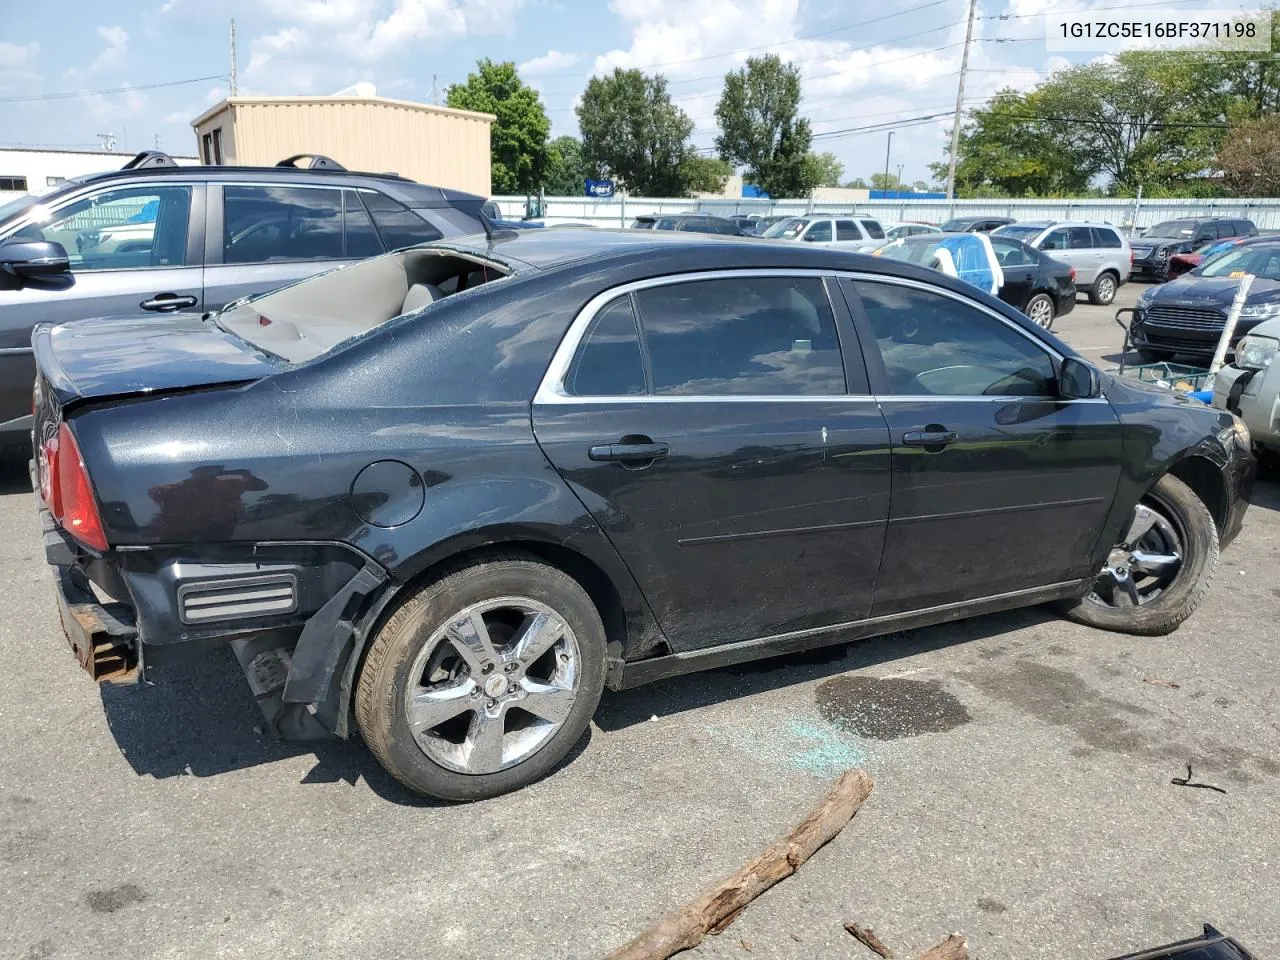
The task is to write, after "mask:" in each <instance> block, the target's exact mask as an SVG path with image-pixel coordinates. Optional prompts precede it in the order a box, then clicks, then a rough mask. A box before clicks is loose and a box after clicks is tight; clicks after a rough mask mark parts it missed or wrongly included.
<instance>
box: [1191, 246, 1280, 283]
mask: <svg viewBox="0 0 1280 960" xmlns="http://www.w3.org/2000/svg"><path fill="white" fill-rule="evenodd" d="M1246 273H1252V274H1253V275H1254V276H1255V277H1261V278H1262V279H1263V280H1280V243H1265V244H1259V245H1256V246H1251V247H1237V248H1236V249H1235V250H1232V251H1230V252H1228V253H1224V254H1223V255H1222V256H1220V257H1214V258H1213V259H1212V260H1210V261H1209V262H1208V263H1206V264H1205V265H1204V266H1202V267H1201V268H1200V276H1202V277H1231V276H1244V275H1245V274H1246Z"/></svg>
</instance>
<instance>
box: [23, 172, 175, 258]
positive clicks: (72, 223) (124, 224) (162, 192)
mask: <svg viewBox="0 0 1280 960" xmlns="http://www.w3.org/2000/svg"><path fill="white" fill-rule="evenodd" d="M190 216H191V188H190V187H179V186H172V187H170V186H148V187H131V188H125V189H120V190H108V191H105V192H103V193H95V194H94V195H93V196H91V197H85V198H84V199H82V200H77V201H76V202H75V203H72V204H69V205H68V206H65V207H63V208H62V209H60V210H59V211H58V212H57V213H55V214H54V215H53V217H52V219H50V220H48V221H47V222H45V223H32V224H28V225H27V226H25V227H23V228H22V229H21V230H20V231H19V232H18V236H20V237H22V238H23V239H28V240H51V241H54V242H57V243H60V244H62V245H63V247H65V248H66V251H67V258H68V259H69V260H70V262H71V269H72V270H73V271H77V272H83V271H86V270H126V269H129V268H135V267H181V266H185V265H186V262H187V221H188V220H189V219H190Z"/></svg>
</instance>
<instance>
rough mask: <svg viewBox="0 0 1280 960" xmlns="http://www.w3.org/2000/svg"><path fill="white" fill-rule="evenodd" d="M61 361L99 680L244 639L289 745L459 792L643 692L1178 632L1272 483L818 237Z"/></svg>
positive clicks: (149, 341) (588, 245)
mask: <svg viewBox="0 0 1280 960" xmlns="http://www.w3.org/2000/svg"><path fill="white" fill-rule="evenodd" d="M33 343H34V348H35V355H36V359H37V362H38V376H37V382H36V385H35V396H34V409H35V434H34V438H33V439H34V453H35V456H34V461H33V467H32V470H33V482H34V483H35V485H36V487H37V489H38V490H39V492H40V498H39V499H40V506H41V512H42V514H43V519H44V544H45V550H46V555H47V558H48V560H49V562H50V563H51V564H52V565H53V567H54V571H55V573H56V575H57V581H58V585H59V591H58V597H59V604H60V608H61V614H62V621H63V624H64V626H65V628H66V632H67V634H68V637H69V638H70V640H71V643H72V646H73V647H74V649H75V651H76V654H77V656H78V658H79V660H80V662H81V663H82V664H83V666H84V667H85V668H86V669H87V670H88V671H89V672H90V673H91V674H92V675H93V676H94V677H96V678H98V679H100V680H107V679H114V680H136V679H138V678H140V677H141V678H145V677H147V675H148V671H149V670H151V669H152V668H153V667H155V666H159V665H162V664H163V663H164V662H165V661H167V660H173V659H176V658H179V657H187V656H191V655H193V654H197V653H201V652H204V651H207V650H209V649H212V648H216V647H219V646H224V645H230V646H231V648H232V649H233V650H234V651H235V653H236V656H237V657H238V658H239V660H240V662H241V664H242V666H243V667H244V670H245V674H246V677H247V678H248V680H249V683H250V685H251V686H252V688H253V690H254V693H255V695H256V697H257V699H258V702H259V703H260V704H261V706H262V708H263V710H264V712H265V713H266V714H267V716H268V718H269V720H270V722H271V726H272V728H273V729H274V730H275V731H276V732H277V733H279V734H280V735H282V736H291V737H297V736H312V735H315V734H317V733H322V732H323V733H333V734H336V735H338V736H342V737H347V736H350V735H351V734H352V733H353V732H354V731H355V730H357V729H358V730H359V731H360V733H361V734H362V735H363V737H364V739H365V741H366V742H367V743H368V745H369V747H370V749H371V750H372V751H373V753H374V754H375V755H376V757H377V758H378V760H379V761H380V762H381V763H382V764H383V765H384V766H385V767H386V768H387V769H388V770H389V771H390V772H391V773H392V774H393V775H394V776H396V777H397V778H399V779H400V780H401V781H402V782H404V783H405V784H407V785H408V786H409V787H410V788H411V789H413V790H416V791H419V792H421V793H424V794H429V795H433V796H436V797H442V798H448V799H456V800H465V799H474V798H479V797H485V796H492V795H495V794H499V793H502V792H505V791H509V790H513V789H516V788H519V787H521V786H523V785H525V784H527V783H529V782H531V781H533V780H535V779H537V778H539V777H541V776H544V775H545V774H547V773H548V772H549V771H551V770H552V769H553V768H554V767H555V766H556V765H557V764H558V763H559V762H560V761H561V760H562V759H563V758H564V756H565V755H566V753H567V752H568V751H569V749H570V748H571V747H572V746H573V744H574V743H575V742H576V741H577V740H578V739H579V738H580V737H581V735H582V734H583V732H584V730H585V729H586V728H587V725H588V723H589V722H590V719H591V716H592V713H593V712H594V710H595V708H596V704H597V702H598V700H599V698H600V696H601V693H602V691H603V690H604V689H605V688H606V687H608V688H611V689H622V688H626V687H630V686H634V685H636V684H640V683H645V682H648V681H653V680H658V679H661V678H663V677H668V676H672V675H674V674H679V673H683V672H687V671H693V670H700V669H706V668H710V667H718V666H723V665H727V664H732V663H737V662H741V661H745V660H749V659H753V658H757V657H764V656H771V655H777V654H783V653H788V652H793V651H799V650H803V649H806V648H812V647H816V646H821V645H825V644H832V643H840V642H844V641H848V640H853V639H857V638H860V637H866V636H871V635H876V634H884V633H890V632H893V631H897V630H902V629H906V628H910V627H916V626H921V625H925V624H932V623H939V622H943V621H947V620H953V619H957V618H960V617H968V616H972V615H976V614H981V613H986V612H991V611H996V610H1003V609H1007V608H1011V607H1018V606H1025V605H1029V604H1039V603H1046V602H1053V603H1055V604H1057V605H1058V607H1059V608H1060V609H1061V610H1062V611H1063V612H1064V613H1065V614H1066V615H1067V616H1070V617H1073V618H1075V619H1077V620H1080V621H1082V622H1084V623H1087V624H1092V625H1095V626H1099V627H1104V628H1108V629H1114V630H1120V631H1127V632H1131V633H1138V634H1158V633H1163V632H1167V631H1169V630H1173V629H1175V628H1176V627H1177V626H1178V624H1179V623H1181V622H1182V621H1183V620H1184V619H1185V618H1186V617H1188V616H1190V615H1191V614H1192V612H1193V611H1194V610H1195V608H1196V606H1197V604H1198V603H1199V602H1200V599H1201V597H1202V596H1203V595H1204V592H1205V590H1206V589H1207V587H1208V584H1209V582H1210V580H1211V578H1212V576H1213V573H1214V569H1215V566H1216V564H1217V562H1218V551H1219V549H1220V548H1222V547H1224V546H1225V545H1227V544H1229V543H1230V542H1231V540H1232V539H1233V538H1234V537H1235V535H1236V534H1237V533H1238V531H1239V530H1240V526H1241V522H1242V518H1243V516H1244V512H1245V508H1246V504H1247V502H1248V497H1249V492H1250V487H1251V483H1252V480H1253V472H1254V463H1253V459H1252V457H1251V455H1250V453H1249V438H1248V436H1247V430H1245V428H1244V427H1243V425H1242V424H1241V423H1240V422H1239V421H1238V420H1236V419H1235V418H1233V417H1232V416H1231V415H1230V414H1228V413H1224V412H1221V411H1216V410H1213V409H1211V408H1209V407H1205V406H1203V405H1198V404H1193V403H1187V402H1183V401H1179V400H1177V399H1175V398H1174V397H1172V396H1171V395H1170V394H1168V393H1165V392H1160V391H1156V390H1154V389H1151V390H1148V389H1145V388H1144V387H1143V386H1142V385H1140V384H1137V383H1134V382H1129V381H1121V380H1118V379H1115V378H1112V377H1109V376H1106V375H1104V374H1102V373H1100V372H1099V371H1097V370H1096V369H1094V368H1093V367H1091V366H1090V365H1089V364H1088V363H1086V362H1085V361H1083V360H1082V359H1080V358H1079V357H1078V356H1077V355H1076V354H1075V353H1074V352H1073V351H1072V350H1071V349H1070V348H1069V347H1067V346H1066V345H1064V344H1063V343H1062V342H1061V341H1060V340H1058V339H1057V338H1056V337H1054V336H1053V334H1051V333H1049V332H1048V331H1046V330H1044V329H1042V328H1040V327H1037V326H1036V325H1035V324H1034V323H1032V322H1031V321H1029V320H1028V319H1027V318H1026V317H1024V316H1022V315H1021V314H1019V313H1018V312H1017V311H1016V310H1014V309H1013V308H1012V307H1010V306H1008V305H1006V304H1004V303H1001V302H1000V301H999V300H997V299H995V298H993V297H990V296H987V295H986V294H985V293H983V292H981V291H979V290H977V289H975V288H974V287H971V286H969V285H966V284H964V283H962V282H960V281H957V280H953V279H951V278H948V277H945V276H943V275H941V274H939V273H937V272H936V271H931V270H927V269H925V268H920V267H914V266H912V265H910V264H903V263H896V262H892V261H888V260H885V259H884V258H872V257H867V256H862V255H859V254H854V253H849V252H845V251H841V250H837V249H827V248H821V247H814V245H811V244H810V245H806V244H781V245H780V244H775V243H769V242H767V241H756V240H751V239H739V238H719V237H693V236H690V235H688V234H680V233H670V232H668V233H663V232H655V231H644V232H640V231H625V232H624V231H600V230H585V229H573V228H554V229H547V230H538V231H522V232H519V233H518V234H517V233H514V232H513V233H499V234H493V235H491V236H487V237H486V236H477V237H474V238H465V239H462V240H454V241H450V242H440V243H435V244H428V245H424V246H419V247H413V248H409V249H407V250H402V251H399V252H396V253H392V254H387V255H385V256H382V257H378V258H375V259H372V260H369V261H365V262H362V263H360V264H357V265H354V266H351V267H347V268H344V269H341V270H337V271H334V272H332V273H328V274H325V275H323V276H320V277H315V278H312V279H310V280H306V281H303V282H300V283H297V284H295V285H293V286H290V287H286V288H284V289H281V290H278V291H275V292H273V293H270V294H266V295H264V296H260V297H256V298H252V299H249V300H246V301H242V302H239V303H237V304H233V305H231V306H230V307H228V308H227V309H225V310H223V311H221V312H220V313H217V314H213V315H208V316H206V317H204V318H199V317H194V316H192V317H188V316H183V315H173V316H164V317H159V318H156V317H148V318H146V319H140V320H131V319H100V320H86V321H80V322H74V323H66V324H62V325H58V326H43V327H40V328H38V329H37V331H36V333H35V335H34V341H33ZM708 683H714V680H710V679H709V680H708Z"/></svg>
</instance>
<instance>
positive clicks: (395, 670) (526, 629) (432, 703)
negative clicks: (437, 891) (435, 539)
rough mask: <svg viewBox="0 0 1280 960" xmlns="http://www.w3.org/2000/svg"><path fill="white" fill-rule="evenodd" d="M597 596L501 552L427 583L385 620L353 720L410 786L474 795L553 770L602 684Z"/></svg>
mask: <svg viewBox="0 0 1280 960" xmlns="http://www.w3.org/2000/svg"><path fill="white" fill-rule="evenodd" d="M604 666H605V633H604V626H603V625H602V623H601V621H600V615H599V613H598V612H597V611H596V608H595V606H594V604H592V602H591V598H590V597H588V596H587V594H586V592H585V591H584V590H583V589H582V587H580V586H579V585H578V583H577V582H576V581H575V580H573V579H572V578H571V577H569V576H568V575H566V574H565V573H563V572H561V571H560V570H557V569H555V568H554V567H550V566H547V565H546V564H543V563H538V562H535V561H532V560H528V559H525V558H517V557H503V558H501V559H498V560H494V561H489V562H485V563H480V564H478V565H476V566H473V567H468V568H466V569H464V570H460V571H458V572H456V573H453V574H451V575H449V576H447V577H445V578H444V579H442V580H438V581H436V582H435V583H432V584H429V585H427V586H426V587H423V588H422V589H421V590H420V591H418V593H416V594H415V595H414V596H412V597H411V598H410V599H409V600H408V601H407V602H406V603H405V604H404V605H403V606H401V607H400V609H399V610H397V611H396V612H395V614H394V615H392V616H391V618H390V619H388V620H387V622H386V623H385V624H384V625H383V627H382V628H381V629H380V630H379V631H378V634H377V636H376V637H375V638H374V641H373V643H372V645H371V646H370V648H369V655H368V657H367V659H366V660H365V664H364V668H363V669H362V670H361V673H360V681H359V685H358V687H357V689H356V719H357V722H358V723H359V725H360V732H361V733H362V734H363V735H364V738H365V741H366V742H367V743H368V745H369V749H370V750H372V751H373V755H374V756H375V757H377V759H378V762H379V763H381V764H382V766H383V767H385V768H386V770H387V771H388V772H389V773H390V774H391V775H392V776H394V777H395V778H396V779H397V780H399V781H400V782H401V783H403V784H405V786H407V787H409V788H410V789H411V790H414V791H416V792H418V793H423V794H427V795H429V796H433V797H439V798H441V799H444V800H478V799H481V798H484V797H492V796H496V795H498V794H501V793H507V792H509V791H511V790H517V789H519V788H520V787H523V786H525V785H526V784H529V783H532V782H533V781H534V780H537V779H539V778H541V777H543V776H545V775H546V774H548V773H549V772H550V771H551V770H552V769H553V768H554V767H555V766H556V764H558V763H559V762H560V761H561V759H563V757H564V755H565V754H566V753H567V752H568V751H569V749H570V748H571V747H572V746H573V745H574V744H575V743H576V742H577V741H578V740H579V739H580V738H581V736H582V734H583V731H585V730H586V729H587V725H588V724H589V723H590V721H591V715H592V714H593V713H594V712H595V709H596V704H597V703H598V702H599V700H600V693H601V691H602V690H603V688H604Z"/></svg>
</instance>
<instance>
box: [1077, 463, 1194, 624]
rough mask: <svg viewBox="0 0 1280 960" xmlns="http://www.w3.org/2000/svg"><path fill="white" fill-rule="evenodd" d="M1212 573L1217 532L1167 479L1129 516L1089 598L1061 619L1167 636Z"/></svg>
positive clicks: (1190, 496)
mask: <svg viewBox="0 0 1280 960" xmlns="http://www.w3.org/2000/svg"><path fill="white" fill-rule="evenodd" d="M1217 568H1218V530H1217V527H1216V526H1215V524H1214V522H1213V516H1212V515H1211V514H1210V513H1209V508H1208V507H1206V506H1205V505H1204V501H1202V500H1201V499H1200V498H1199V497H1198V496H1196V494H1195V492H1194V491H1193V490H1192V489H1191V488H1190V487H1188V486H1187V485H1186V484H1185V483H1183V482H1182V481H1181V480H1179V479H1178V478H1177V477H1173V476H1168V475H1166V476H1164V477H1161V478H1160V480H1159V482H1157V483H1156V485H1155V486H1154V487H1152V488H1151V492H1150V493H1149V494H1148V495H1147V496H1145V497H1143V498H1142V500H1141V502H1140V503H1139V504H1138V505H1137V506H1136V507H1135V508H1134V511H1133V516H1132V517H1131V518H1130V521H1129V525H1128V527H1127V528H1126V529H1125V532H1124V533H1123V534H1122V535H1121V542H1120V543H1118V544H1117V545H1116V546H1115V547H1113V548H1112V550H1111V552H1110V554H1109V555H1108V557H1107V562H1106V565H1105V566H1104V567H1103V569H1102V571H1101V572H1100V573H1099V574H1098V579H1097V580H1096V581H1094V585H1093V588H1092V590H1091V591H1090V593H1089V594H1088V595H1087V596H1085V597H1083V598H1082V599H1080V600H1076V601H1071V602H1069V603H1068V604H1066V605H1065V609H1064V612H1065V613H1066V615H1067V616H1068V617H1070V618H1071V619H1072V620H1075V621H1077V622H1079V623H1084V624H1088V625H1089V626H1091V627H1100V628H1101V629H1103V630H1117V631H1119V632H1121V633H1133V634H1139V635H1144V636H1159V635H1162V634H1166V633H1171V632H1172V631H1174V630H1176V629H1177V628H1178V626H1179V625H1180V624H1181V623H1182V622H1183V621H1184V620H1186V619H1187V617H1189V616H1191V614H1192V613H1194V612H1195V609H1196V607H1198V606H1199V605H1200V601H1201V600H1203V599H1204V595H1205V593H1207V592H1208V590H1209V584H1210V583H1212V582H1213V575H1214V572H1215V571H1216V570H1217Z"/></svg>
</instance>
